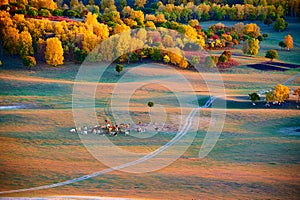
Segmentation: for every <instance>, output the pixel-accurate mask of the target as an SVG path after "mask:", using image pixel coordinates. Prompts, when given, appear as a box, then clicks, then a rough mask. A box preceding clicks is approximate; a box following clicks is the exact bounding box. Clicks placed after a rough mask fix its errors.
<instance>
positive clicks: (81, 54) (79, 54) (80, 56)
mask: <svg viewBox="0 0 300 200" xmlns="http://www.w3.org/2000/svg"><path fill="white" fill-rule="evenodd" d="M87 55H88V52H87V51H84V50H80V49H79V48H78V47H76V48H75V50H74V57H75V61H76V63H82V62H83V61H84V60H85V58H86V56H87Z"/></svg>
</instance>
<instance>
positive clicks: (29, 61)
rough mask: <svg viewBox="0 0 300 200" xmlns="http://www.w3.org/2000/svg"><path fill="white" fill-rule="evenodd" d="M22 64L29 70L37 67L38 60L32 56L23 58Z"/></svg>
mask: <svg viewBox="0 0 300 200" xmlns="http://www.w3.org/2000/svg"><path fill="white" fill-rule="evenodd" d="M22 62H23V65H24V66H26V67H28V68H29V69H30V68H31V67H34V66H35V65H36V60H35V58H34V57H32V56H25V57H23V58H22Z"/></svg>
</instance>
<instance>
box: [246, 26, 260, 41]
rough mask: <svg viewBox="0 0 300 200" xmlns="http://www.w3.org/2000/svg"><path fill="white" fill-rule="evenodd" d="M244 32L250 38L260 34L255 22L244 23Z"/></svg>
mask: <svg viewBox="0 0 300 200" xmlns="http://www.w3.org/2000/svg"><path fill="white" fill-rule="evenodd" d="M244 33H245V34H246V35H249V36H250V37H252V38H257V37H258V36H259V35H260V28H259V26H257V24H254V23H252V24H246V26H245V27H244Z"/></svg>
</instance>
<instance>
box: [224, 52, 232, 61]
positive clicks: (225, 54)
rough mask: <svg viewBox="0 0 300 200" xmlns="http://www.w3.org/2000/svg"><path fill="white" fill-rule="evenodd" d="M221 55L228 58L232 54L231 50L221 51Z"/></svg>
mask: <svg viewBox="0 0 300 200" xmlns="http://www.w3.org/2000/svg"><path fill="white" fill-rule="evenodd" d="M222 55H224V56H226V58H227V59H230V58H231V56H232V53H231V51H223V53H222Z"/></svg>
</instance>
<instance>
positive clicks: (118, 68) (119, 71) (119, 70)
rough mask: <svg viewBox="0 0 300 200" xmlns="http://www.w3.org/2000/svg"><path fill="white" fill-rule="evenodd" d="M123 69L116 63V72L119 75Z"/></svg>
mask: <svg viewBox="0 0 300 200" xmlns="http://www.w3.org/2000/svg"><path fill="white" fill-rule="evenodd" d="M123 69H124V67H123V65H120V64H118V65H116V72H118V74H119V75H120V73H121V72H122V71H123Z"/></svg>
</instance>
